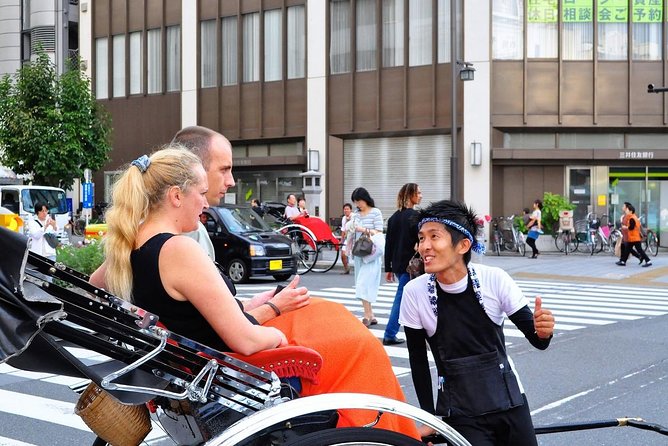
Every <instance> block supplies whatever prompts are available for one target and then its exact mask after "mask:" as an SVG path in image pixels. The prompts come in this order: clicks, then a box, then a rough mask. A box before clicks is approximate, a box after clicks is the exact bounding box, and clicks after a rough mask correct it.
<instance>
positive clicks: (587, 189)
mask: <svg viewBox="0 0 668 446" xmlns="http://www.w3.org/2000/svg"><path fill="white" fill-rule="evenodd" d="M568 201H570V202H571V203H572V204H574V205H575V209H574V210H573V219H574V220H575V221H578V220H584V219H585V218H587V214H588V213H589V212H592V203H591V168H589V167H569V168H568Z"/></svg>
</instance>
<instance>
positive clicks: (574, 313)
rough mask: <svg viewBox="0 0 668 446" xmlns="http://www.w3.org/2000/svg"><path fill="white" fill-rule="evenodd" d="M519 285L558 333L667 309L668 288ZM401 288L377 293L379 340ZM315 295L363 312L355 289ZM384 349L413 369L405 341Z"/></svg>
mask: <svg viewBox="0 0 668 446" xmlns="http://www.w3.org/2000/svg"><path fill="white" fill-rule="evenodd" d="M516 283H517V284H518V285H519V287H520V288H521V289H522V291H523V292H524V294H525V296H526V297H527V298H529V300H530V301H531V304H530V306H531V307H532V308H533V300H534V298H535V296H540V297H541V298H542V299H543V305H544V306H545V308H549V309H550V310H551V311H552V312H553V313H554V315H555V318H556V325H555V331H556V332H557V333H559V332H570V331H574V330H580V329H583V328H586V327H593V326H602V325H609V324H613V323H615V322H620V321H630V320H636V319H641V318H643V317H653V316H661V315H663V314H667V313H668V289H666V290H664V289H659V288H650V287H625V286H616V285H599V284H595V285H592V284H582V283H565V282H554V281H552V282H549V281H547V282H546V281H531V280H516ZM270 288H271V287H262V286H260V287H258V286H248V287H246V286H244V285H241V286H239V287H238V291H239V294H240V295H242V296H243V295H245V294H246V293H247V294H248V296H250V295H252V294H253V293H255V292H258V291H264V290H267V289H270ZM396 290H397V284H396V283H384V284H382V285H381V286H380V290H379V292H378V300H377V302H376V303H374V304H373V308H374V314H375V315H376V319H378V325H377V326H374V327H372V328H371V332H372V333H373V334H374V336H376V337H377V338H379V339H382V338H383V333H384V330H385V325H386V324H387V320H388V319H387V318H388V317H389V314H390V310H391V308H392V303H393V301H394V295H395V293H396ZM311 294H312V295H313V296H318V297H323V298H325V299H328V300H331V301H333V302H338V303H341V304H343V305H345V306H346V308H348V309H349V310H350V311H351V312H352V313H353V314H355V315H356V316H358V317H360V318H361V317H362V315H363V310H362V303H361V301H359V300H357V299H355V289H354V288H353V287H350V288H344V287H330V288H323V289H321V290H311ZM503 332H504V334H505V336H506V339H507V344H512V343H513V342H521V341H522V338H524V334H522V332H521V331H519V330H517V329H516V328H515V326H514V325H513V324H512V322H510V321H508V320H506V322H505V324H504V330H503ZM385 351H386V352H387V354H388V356H389V357H390V359H391V360H392V363H393V364H395V372H396V371H401V372H402V373H406V374H408V373H410V369H409V368H408V352H407V350H406V346H405V344H404V345H399V346H386V347H385ZM430 360H432V361H433V357H431V356H430ZM400 374H401V373H398V374H397V375H398V376H399V375H400Z"/></svg>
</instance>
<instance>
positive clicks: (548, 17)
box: [527, 0, 559, 58]
mask: <svg viewBox="0 0 668 446" xmlns="http://www.w3.org/2000/svg"><path fill="white" fill-rule="evenodd" d="M558 19H559V8H558V5H557V2H556V1H554V0H535V1H531V2H529V4H528V6H527V57H529V58H556V57H557V52H558V43H559V40H558V24H559V23H558V22H559V21H558Z"/></svg>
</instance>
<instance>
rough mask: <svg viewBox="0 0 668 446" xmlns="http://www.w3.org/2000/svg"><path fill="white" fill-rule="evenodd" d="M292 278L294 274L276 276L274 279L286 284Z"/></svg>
mask: <svg viewBox="0 0 668 446" xmlns="http://www.w3.org/2000/svg"><path fill="white" fill-rule="evenodd" d="M290 276H292V274H274V279H276V280H278V281H279V282H284V281H286V280H288V279H289V278H290Z"/></svg>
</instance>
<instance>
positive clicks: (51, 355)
mask: <svg viewBox="0 0 668 446" xmlns="http://www.w3.org/2000/svg"><path fill="white" fill-rule="evenodd" d="M0 251H1V252H2V253H3V256H2V259H0V311H1V312H2V322H1V323H0V363H3V362H7V363H8V364H9V365H11V366H12V367H15V368H18V369H23V370H29V371H37V372H45V373H53V374H58V375H65V376H73V377H79V378H82V379H87V380H90V384H89V385H88V386H87V387H86V390H85V391H84V392H83V394H82V395H81V397H80V399H79V402H78V403H77V406H76V407H77V412H78V413H79V415H81V416H82V418H83V419H84V421H85V422H86V424H87V425H88V426H89V427H90V428H91V430H93V432H94V433H95V434H96V435H97V436H98V438H97V439H96V440H95V443H94V444H95V445H104V444H113V445H136V444H139V443H140V442H141V440H142V439H143V438H144V437H145V435H146V434H147V433H148V430H150V419H151V418H153V419H154V420H155V421H157V423H159V424H160V425H161V427H162V428H163V429H164V430H165V432H166V433H167V434H168V435H169V436H170V437H171V438H172V439H173V440H174V441H175V442H176V443H177V444H179V445H200V444H207V445H215V446H223V445H225V446H228V445H229V446H232V445H248V446H260V445H285V446H298V445H323V446H324V445H342V444H374V445H381V446H382V445H406V446H410V445H419V444H422V443H421V442H420V441H418V440H415V439H412V438H409V437H406V436H405V435H403V434H399V433H397V432H392V431H387V430H383V429H379V428H373V425H374V424H375V423H374V422H371V423H370V424H368V425H366V426H358V427H351V428H336V421H337V410H339V409H365V410H369V411H371V414H372V416H370V419H371V420H373V419H374V418H375V420H376V422H377V421H378V420H379V419H380V417H382V416H383V414H395V415H398V416H403V417H407V418H408V419H411V420H414V421H417V422H420V423H423V424H426V425H428V426H431V427H433V428H434V429H436V431H437V432H439V434H440V435H442V436H443V437H444V438H445V439H447V441H448V442H449V444H452V445H455V446H468V445H469V443H468V442H467V441H466V440H465V439H464V438H463V437H462V436H461V435H459V434H458V433H457V432H456V431H454V430H453V429H452V428H451V427H449V426H448V425H447V424H446V423H444V422H443V421H441V420H440V419H438V418H436V417H435V416H433V415H431V414H429V413H427V412H425V411H423V410H421V409H418V408H416V407H414V406H411V405H409V404H406V403H403V402H400V401H396V400H392V399H389V398H384V397H380V396H376V395H366V394H354V393H337V394H324V395H316V396H308V397H296V396H297V391H296V390H295V389H298V387H299V385H298V381H299V380H304V379H306V380H308V379H315V377H317V372H318V370H319V367H320V366H321V360H320V355H319V354H318V353H317V352H316V351H314V350H310V349H306V348H303V347H296V346H291V347H283V348H277V349H274V350H268V351H263V352H259V353H257V354H255V355H252V356H241V355H237V354H233V353H225V352H220V351H217V350H214V349H212V348H210V347H207V346H205V345H202V344H200V343H198V342H195V341H193V340H192V339H188V338H186V337H183V336H181V335H179V334H178V333H174V332H171V331H170V330H169V329H168V328H167V327H163V326H161V324H160V322H159V318H158V315H155V314H151V313H149V312H147V311H145V310H143V309H142V308H139V307H137V306H134V305H132V304H131V303H129V302H126V301H124V300H121V299H119V298H118V297H116V296H114V295H112V294H110V293H108V292H106V291H105V290H103V289H100V288H96V287H94V286H92V285H90V284H89V283H88V277H87V276H86V275H84V274H81V273H79V272H77V271H75V270H72V269H70V268H67V267H66V266H65V265H63V264H62V263H57V262H53V261H51V260H49V259H46V258H44V257H42V256H39V255H37V254H35V253H32V252H30V251H28V238H27V237H25V236H24V235H22V234H19V233H16V232H12V231H9V230H7V229H5V228H0ZM64 345H70V346H71V345H73V346H77V347H80V348H83V349H87V350H91V351H94V352H97V353H99V354H102V355H105V356H107V357H108V358H109V360H108V361H106V362H103V363H101V364H96V365H92V366H90V365H86V364H84V363H83V362H82V361H80V360H79V359H77V358H76V357H75V356H74V355H72V354H71V353H69V352H68V350H66V349H65V348H64ZM295 381H297V383H296V382H295ZM373 414H375V415H373ZM351 442H352V443H351Z"/></svg>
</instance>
